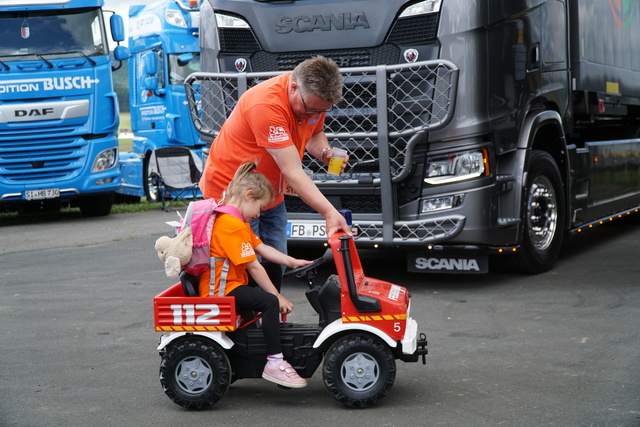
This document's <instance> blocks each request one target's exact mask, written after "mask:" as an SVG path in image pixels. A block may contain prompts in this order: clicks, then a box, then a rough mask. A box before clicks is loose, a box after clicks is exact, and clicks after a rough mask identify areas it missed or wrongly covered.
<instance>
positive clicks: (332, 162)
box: [327, 148, 347, 175]
mask: <svg viewBox="0 0 640 427" xmlns="http://www.w3.org/2000/svg"><path fill="white" fill-rule="evenodd" d="M346 158H347V152H346V151H345V150H343V149H341V148H334V149H332V150H331V159H329V166H328V167H327V172H329V173H330V174H333V175H340V174H341V173H342V165H343V164H344V161H345V159H346Z"/></svg>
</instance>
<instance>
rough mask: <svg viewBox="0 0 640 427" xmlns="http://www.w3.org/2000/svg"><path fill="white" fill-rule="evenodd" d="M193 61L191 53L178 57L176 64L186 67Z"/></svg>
mask: <svg viewBox="0 0 640 427" xmlns="http://www.w3.org/2000/svg"><path fill="white" fill-rule="evenodd" d="M192 59H193V53H191V52H188V53H183V54H181V55H179V56H178V64H179V65H181V66H182V65H186V64H188V63H189V62H191V60H192Z"/></svg>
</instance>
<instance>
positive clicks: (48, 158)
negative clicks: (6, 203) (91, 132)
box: [0, 129, 87, 184]
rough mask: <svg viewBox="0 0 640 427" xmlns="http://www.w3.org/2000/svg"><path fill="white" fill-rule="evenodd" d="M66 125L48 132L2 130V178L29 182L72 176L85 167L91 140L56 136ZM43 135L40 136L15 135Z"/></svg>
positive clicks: (8, 181) (0, 175)
mask: <svg viewBox="0 0 640 427" xmlns="http://www.w3.org/2000/svg"><path fill="white" fill-rule="evenodd" d="M65 132H66V131H65V130H64V129H62V130H59V131H56V132H52V133H47V132H44V131H43V132H38V131H31V132H3V133H0V179H2V180H3V181H4V182H7V183H11V184H27V183H29V182H33V181H41V180H42V179H68V178H73V177H75V176H77V175H78V174H79V173H80V170H81V168H82V167H83V162H82V161H80V160H81V159H83V158H84V157H86V150H87V143H86V141H85V140H84V139H81V138H69V137H66V138H55V139H54V138H53V137H57V135H56V134H57V133H65ZM15 134H19V136H21V137H25V136H27V135H28V136H29V137H36V136H37V137H39V138H40V139H37V140H33V139H30V140H20V139H14V138H15V137H16V135H15Z"/></svg>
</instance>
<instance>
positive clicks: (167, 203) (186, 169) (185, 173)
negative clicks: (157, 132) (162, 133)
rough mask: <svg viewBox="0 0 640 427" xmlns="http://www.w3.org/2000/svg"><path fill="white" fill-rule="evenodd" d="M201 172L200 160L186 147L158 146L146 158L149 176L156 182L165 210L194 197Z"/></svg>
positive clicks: (196, 193)
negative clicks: (147, 158) (147, 159)
mask: <svg viewBox="0 0 640 427" xmlns="http://www.w3.org/2000/svg"><path fill="white" fill-rule="evenodd" d="M201 175H202V160H201V159H200V158H199V157H198V155H197V154H196V153H195V152H194V151H193V150H191V149H189V148H188V147H179V146H177V147H163V148H157V149H155V150H154V151H153V152H152V153H151V157H150V158H149V177H150V178H151V179H154V180H155V181H156V185H157V188H158V194H159V195H160V200H161V201H162V209H163V210H165V211H168V210H169V209H170V208H171V207H174V206H177V204H178V203H180V202H182V203H185V204H188V200H186V199H187V198H188V199H192V200H194V199H196V198H197V197H198V181H199V180H200V176H201Z"/></svg>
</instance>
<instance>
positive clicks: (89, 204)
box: [78, 193, 113, 216]
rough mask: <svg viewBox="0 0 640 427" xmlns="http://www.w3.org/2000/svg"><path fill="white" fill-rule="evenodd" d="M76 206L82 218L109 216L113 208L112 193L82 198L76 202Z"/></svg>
mask: <svg viewBox="0 0 640 427" xmlns="http://www.w3.org/2000/svg"><path fill="white" fill-rule="evenodd" d="M78 206H79V207H80V212H82V215H84V216H105V215H109V213H111V207H112V206H113V193H107V194H96V195H93V196H86V197H83V198H81V199H80V200H78Z"/></svg>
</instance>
